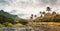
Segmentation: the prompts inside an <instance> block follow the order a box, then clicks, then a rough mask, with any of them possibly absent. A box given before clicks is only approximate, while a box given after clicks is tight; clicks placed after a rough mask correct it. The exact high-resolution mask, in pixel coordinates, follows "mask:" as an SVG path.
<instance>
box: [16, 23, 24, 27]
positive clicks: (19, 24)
mask: <svg viewBox="0 0 60 31" xmlns="http://www.w3.org/2000/svg"><path fill="white" fill-rule="evenodd" d="M15 26H17V27H20V26H23V25H22V24H21V23H17V24H15Z"/></svg>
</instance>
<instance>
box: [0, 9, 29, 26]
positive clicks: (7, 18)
mask: <svg viewBox="0 0 60 31" xmlns="http://www.w3.org/2000/svg"><path fill="white" fill-rule="evenodd" d="M16 21H18V23H21V24H23V25H26V24H27V23H28V21H27V20H25V19H21V18H19V17H17V15H12V14H10V13H8V12H4V11H3V10H1V11H0V27H3V25H4V26H5V27H11V26H13V25H15V24H16V23H17V22H16ZM21 24H19V25H21Z"/></svg>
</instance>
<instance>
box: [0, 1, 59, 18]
mask: <svg viewBox="0 0 60 31" xmlns="http://www.w3.org/2000/svg"><path fill="white" fill-rule="evenodd" d="M47 6H50V7H51V8H52V10H53V11H56V12H58V13H59V10H60V0H0V9H3V10H4V11H6V12H9V13H12V14H16V15H18V16H19V17H22V18H29V16H30V15H31V14H36V15H39V11H45V10H46V7H47Z"/></svg>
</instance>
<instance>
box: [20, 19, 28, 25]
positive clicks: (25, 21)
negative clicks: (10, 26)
mask: <svg viewBox="0 0 60 31" xmlns="http://www.w3.org/2000/svg"><path fill="white" fill-rule="evenodd" d="M19 23H21V24H23V25H26V24H28V21H27V20H24V19H21V20H19Z"/></svg>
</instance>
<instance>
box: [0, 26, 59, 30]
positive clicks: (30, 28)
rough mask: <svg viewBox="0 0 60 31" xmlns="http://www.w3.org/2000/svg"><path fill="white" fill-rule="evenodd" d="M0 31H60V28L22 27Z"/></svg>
mask: <svg viewBox="0 0 60 31" xmlns="http://www.w3.org/2000/svg"><path fill="white" fill-rule="evenodd" d="M0 31H60V27H56V26H46V25H40V26H23V27H3V28H0Z"/></svg>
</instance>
